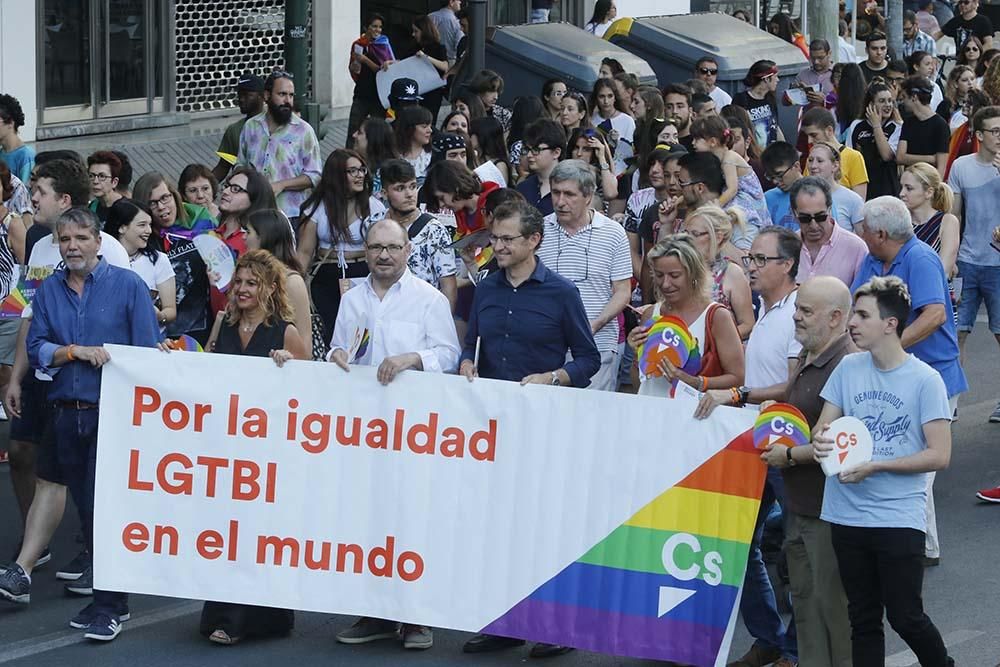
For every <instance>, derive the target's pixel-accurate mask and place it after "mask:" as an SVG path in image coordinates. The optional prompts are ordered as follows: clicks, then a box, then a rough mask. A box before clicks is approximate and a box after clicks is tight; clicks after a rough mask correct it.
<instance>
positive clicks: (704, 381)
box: [698, 375, 708, 393]
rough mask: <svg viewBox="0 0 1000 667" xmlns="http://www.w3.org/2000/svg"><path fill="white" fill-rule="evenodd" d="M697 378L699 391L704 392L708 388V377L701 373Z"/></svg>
mask: <svg viewBox="0 0 1000 667" xmlns="http://www.w3.org/2000/svg"><path fill="white" fill-rule="evenodd" d="M698 379H700V380H701V393H705V391H706V390H707V389H708V378H707V377H705V376H704V375H702V376H701V377H700V378H698Z"/></svg>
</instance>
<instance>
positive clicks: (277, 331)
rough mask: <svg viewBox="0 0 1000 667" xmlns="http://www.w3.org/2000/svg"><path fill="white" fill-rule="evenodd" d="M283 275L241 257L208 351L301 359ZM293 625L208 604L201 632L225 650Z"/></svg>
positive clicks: (252, 610)
mask: <svg viewBox="0 0 1000 667" xmlns="http://www.w3.org/2000/svg"><path fill="white" fill-rule="evenodd" d="M286 273H287V269H286V268H285V266H284V265H283V264H282V263H281V262H279V261H278V260H277V259H276V258H275V257H274V255H272V254H271V253H269V252H267V251H266V250H250V251H248V252H247V253H245V254H244V255H243V256H242V257H241V258H240V259H239V261H238V262H237V264H236V274H235V276H234V277H233V283H232V285H231V287H230V289H229V303H228V304H227V306H226V309H225V310H224V311H223V312H221V313H219V315H218V317H217V318H216V320H215V326H214V327H212V335H211V336H210V337H209V339H208V346H207V349H208V351H210V352H215V353H220V354H238V355H245V356H252V357H268V356H269V357H271V358H272V359H273V360H274V363H276V364H277V365H278V366H282V365H284V363H285V362H286V361H288V360H290V359H305V358H306V351H305V345H304V344H303V343H302V338H301V337H300V336H299V332H298V331H297V330H296V329H295V325H294V324H292V321H293V319H294V315H293V311H292V305H291V302H290V300H289V298H288V292H287V288H286V282H285V274H286ZM294 624H295V616H294V613H293V612H292V610H290V609H273V608H271V607H256V606H252V605H245V604H234V603H229V602H206V603H205V606H204V608H203V609H202V611H201V623H200V624H199V631H200V632H201V634H202V635H203V636H205V637H208V639H209V640H211V641H213V642H215V643H217V644H227V645H228V644H235V643H237V642H238V641H240V640H241V639H245V638H247V637H267V636H273V635H284V634H287V633H288V632H290V631H291V629H292V627H293V626H294Z"/></svg>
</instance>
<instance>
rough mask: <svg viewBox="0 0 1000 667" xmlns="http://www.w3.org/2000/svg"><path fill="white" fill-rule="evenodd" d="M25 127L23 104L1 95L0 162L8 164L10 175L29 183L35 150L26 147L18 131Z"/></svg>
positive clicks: (8, 96)
mask: <svg viewBox="0 0 1000 667" xmlns="http://www.w3.org/2000/svg"><path fill="white" fill-rule="evenodd" d="M22 125H24V111H23V110H22V109H21V103H20V102H18V101H17V98H16V97H12V96H11V95H0V160H3V161H4V162H6V163H7V167H8V168H9V169H10V173H12V174H14V175H15V176H17V177H18V178H20V179H21V182H22V183H27V182H28V181H29V180H30V179H31V168H32V167H34V166H35V149H34V148H32V147H31V146H26V145H25V143H24V142H23V141H21V137H20V136H18V134H17V131H18V130H19V129H21V126H22Z"/></svg>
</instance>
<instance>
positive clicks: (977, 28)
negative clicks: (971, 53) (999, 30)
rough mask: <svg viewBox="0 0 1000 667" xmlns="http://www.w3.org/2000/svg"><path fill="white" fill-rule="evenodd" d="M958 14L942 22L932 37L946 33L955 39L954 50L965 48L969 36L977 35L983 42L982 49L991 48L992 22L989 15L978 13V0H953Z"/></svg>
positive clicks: (937, 37)
mask: <svg viewBox="0 0 1000 667" xmlns="http://www.w3.org/2000/svg"><path fill="white" fill-rule="evenodd" d="M955 9H957V10H958V16H953V17H951V20H950V21H948V22H947V23H945V24H944V26H943V27H942V28H941V32H939V33H937V34H936V35H934V39H941V37H942V36H944V35H947V36H948V37H951V38H953V39H954V40H955V50H956V51H961V50H962V49H963V48H965V44H966V42H968V41H969V38H970V37H973V36H975V37H978V38H979V41H981V42H982V43H983V51H988V50H989V49H992V48H993V23H992V22H991V21H990V19H989V17H987V16H983V15H982V14H980V13H979V0H955Z"/></svg>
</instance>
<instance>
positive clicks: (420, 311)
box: [330, 269, 461, 373]
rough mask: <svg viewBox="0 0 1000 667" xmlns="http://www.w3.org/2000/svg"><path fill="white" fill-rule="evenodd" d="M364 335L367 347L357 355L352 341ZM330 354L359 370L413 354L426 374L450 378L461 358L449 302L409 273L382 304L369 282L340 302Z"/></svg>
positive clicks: (390, 290)
mask: <svg viewBox="0 0 1000 667" xmlns="http://www.w3.org/2000/svg"><path fill="white" fill-rule="evenodd" d="M366 334H367V335H368V337H369V341H368V343H367V344H362V346H361V349H359V348H358V344H357V342H356V341H358V340H361V339H363V338H364V337H365V335H366ZM334 350H344V351H345V352H347V353H348V363H352V364H358V365H361V366H378V365H380V364H381V363H382V360H383V359H385V358H386V357H393V356H396V355H398V354H408V353H411V352H416V353H417V354H419V355H420V360H421V362H422V363H423V367H424V370H425V371H427V372H430V373H451V372H453V371H454V370H455V369H456V368H457V367H458V357H459V355H460V354H461V349H460V348H459V346H458V334H457V333H456V332H455V321H454V319H452V315H451V306H450V305H449V303H448V299H447V297H445V296H444V295H443V294H441V292H439V291H437V290H436V289H434V288H433V287H432V286H431V285H429V284H428V283H426V282H424V281H423V280H420V279H419V278H417V277H416V276H414V275H413V274H412V273H410V270H409V269H406V270H405V271H404V272H403V275H402V277H401V278H400V279H399V280H398V281H396V283H395V284H393V286H392V287H390V288H389V290H388V291H387V292H386V293H385V296H384V297H383V298H382V299H381V300H380V299H379V298H378V295H377V294H376V293H375V289H374V288H373V287H372V277H371V276H368V277H367V278H366V279H365V281H364V282H363V283H362V284H360V285H358V286H357V287H354V288H352V289H350V290H348V291H347V293H346V294H344V296H343V297H341V300H340V310H339V311H338V312H337V322H336V324H335V325H334V328H333V338H332V339H331V341H330V354H333V352H334ZM351 357H354V358H351Z"/></svg>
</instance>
